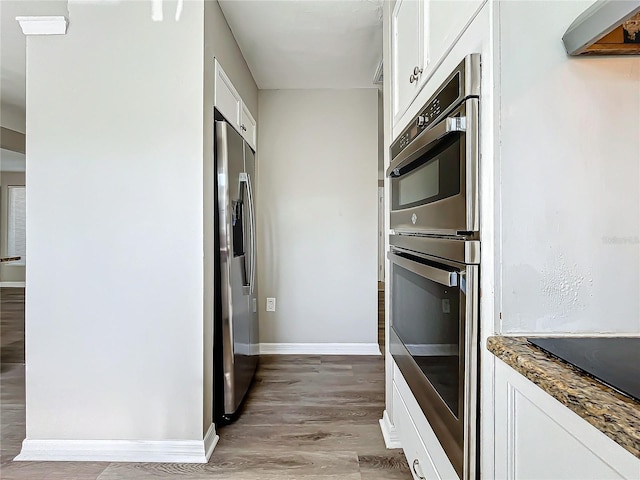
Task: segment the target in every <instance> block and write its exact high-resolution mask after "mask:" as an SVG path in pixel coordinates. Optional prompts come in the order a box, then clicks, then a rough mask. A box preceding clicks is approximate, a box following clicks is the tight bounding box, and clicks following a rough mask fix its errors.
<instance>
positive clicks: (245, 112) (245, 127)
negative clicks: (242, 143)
mask: <svg viewBox="0 0 640 480" xmlns="http://www.w3.org/2000/svg"><path fill="white" fill-rule="evenodd" d="M240 133H241V134H242V136H243V137H244V139H245V140H246V141H247V143H248V144H249V145H250V146H251V148H253V149H254V150H255V149H256V121H255V119H254V118H253V116H252V115H251V112H250V111H249V109H248V108H247V106H246V105H245V104H244V103H243V104H242V108H241V109H240Z"/></svg>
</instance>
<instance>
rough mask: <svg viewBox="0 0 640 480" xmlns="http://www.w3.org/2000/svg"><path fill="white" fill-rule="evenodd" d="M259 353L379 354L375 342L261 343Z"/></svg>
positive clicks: (378, 348)
mask: <svg viewBox="0 0 640 480" xmlns="http://www.w3.org/2000/svg"><path fill="white" fill-rule="evenodd" d="M260 353H261V354H272V355H381V353H380V347H379V346H378V344H377V343H261V344H260Z"/></svg>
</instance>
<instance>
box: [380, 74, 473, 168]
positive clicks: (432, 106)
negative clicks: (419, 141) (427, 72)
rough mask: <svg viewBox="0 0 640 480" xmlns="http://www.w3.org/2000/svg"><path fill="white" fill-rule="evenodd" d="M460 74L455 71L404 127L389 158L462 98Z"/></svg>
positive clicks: (392, 146) (392, 147)
mask: <svg viewBox="0 0 640 480" xmlns="http://www.w3.org/2000/svg"><path fill="white" fill-rule="evenodd" d="M460 76H461V74H460V72H456V73H455V74H454V75H453V76H452V77H451V78H450V79H449V81H448V82H447V83H446V84H445V85H444V87H442V88H441V89H440V90H439V91H438V92H437V93H436V94H435V95H434V96H433V97H431V98H430V99H429V101H428V102H427V104H426V105H425V106H424V107H423V109H422V110H421V111H420V113H418V115H416V116H415V117H414V119H413V121H412V122H411V123H410V124H409V126H408V127H407V128H405V129H404V130H403V131H402V133H401V134H400V136H399V137H398V138H397V139H396V141H395V142H393V145H391V158H394V157H395V156H396V155H398V154H399V153H400V152H401V151H402V150H404V149H405V148H406V147H407V146H408V145H409V144H410V143H411V142H412V141H413V139H414V138H416V137H417V136H418V135H420V134H421V133H422V132H423V131H424V130H426V129H428V128H429V127H430V126H431V125H432V124H434V123H436V122H437V121H438V120H439V119H440V117H441V116H442V114H443V113H444V112H446V111H450V110H451V109H452V108H453V107H456V106H457V105H458V104H460V102H461V101H462V100H463V98H462V96H463V93H462V85H461V78H460Z"/></svg>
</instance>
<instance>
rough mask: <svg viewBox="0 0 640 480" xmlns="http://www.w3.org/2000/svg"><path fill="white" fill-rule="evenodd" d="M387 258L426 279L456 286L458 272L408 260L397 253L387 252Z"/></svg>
mask: <svg viewBox="0 0 640 480" xmlns="http://www.w3.org/2000/svg"><path fill="white" fill-rule="evenodd" d="M387 258H388V259H389V260H390V261H392V262H393V263H395V264H396V265H398V266H400V267H402V268H406V269H407V270H409V271H410V272H412V273H415V274H416V275H420V276H421V277H424V278H426V279H428V280H431V281H434V282H437V283H439V284H440V285H444V286H446V287H456V286H458V273H457V272H449V271H447V270H442V269H440V268H436V267H432V266H430V265H423V264H422V263H418V262H415V261H413V260H409V259H408V258H404V257H401V256H400V255H398V254H397V253H393V252H389V253H388V254H387Z"/></svg>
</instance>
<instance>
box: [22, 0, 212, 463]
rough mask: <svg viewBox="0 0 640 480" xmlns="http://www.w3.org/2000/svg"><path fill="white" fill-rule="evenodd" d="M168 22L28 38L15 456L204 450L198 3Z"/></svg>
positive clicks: (127, 17) (101, 21)
mask: <svg viewBox="0 0 640 480" xmlns="http://www.w3.org/2000/svg"><path fill="white" fill-rule="evenodd" d="M167 14H168V12H167V7H165V20H164V21H162V22H154V21H152V19H151V8H150V6H149V3H148V2H136V1H127V2H70V4H69V21H70V25H71V27H70V28H69V31H68V33H67V35H64V36H34V37H30V38H29V41H28V45H27V72H28V75H27V116H28V118H29V124H28V132H27V152H28V162H27V176H28V178H29V197H28V215H27V243H28V245H29V251H28V254H29V262H28V264H27V271H28V273H27V291H28V295H27V297H26V314H27V320H26V327H27V332H26V340H27V351H28V355H27V365H28V366H27V375H26V384H27V386H26V391H27V397H26V405H27V407H26V410H27V416H26V432H27V443H25V444H24V445H29V440H39V439H61V440H109V441H111V440H113V441H117V440H123V441H137V440H153V441H159V442H162V443H159V444H157V445H158V446H157V452H163V451H164V450H163V449H164V448H169V447H166V445H175V442H180V441H186V442H190V443H189V444H192V443H191V442H193V441H201V440H202V438H203V437H202V421H203V420H202V401H203V400H202V399H203V366H202V358H203V355H204V352H203V345H202V329H203V325H202V323H203V322H202V319H203V306H202V298H203V279H202V249H203V231H202V217H203V212H202V191H201V188H202V184H203V178H202V175H203V172H202V148H203V146H202V115H203V109H202V105H203V92H202V89H201V88H199V86H200V85H201V84H202V78H203V68H202V59H203V55H204V53H203V44H204V38H203V4H202V1H195V0H194V1H188V2H185V3H184V9H183V11H182V15H181V18H180V21H175V20H174V18H173V17H172V16H167ZM60 345H74V346H76V347H77V348H75V347H74V348H60ZM105 412H108V414H106V413H105ZM164 441H167V442H164ZM56 445H58V444H57V443H56ZM65 445H66V444H65ZM91 445H93V444H91ZM23 448H26V447H23ZM54 448H55V447H54ZM60 448H63V449H64V448H72V447H60ZM173 448H176V447H175V446H174V447H173ZM152 453H153V452H152ZM47 454H50V455H52V456H53V455H54V454H55V452H54V453H52V451H51V450H50V449H48V450H47ZM100 454H101V452H99V451H88V452H87V455H88V457H89V458H91V456H92V455H100ZM150 455H151V454H150Z"/></svg>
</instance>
